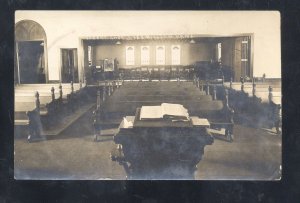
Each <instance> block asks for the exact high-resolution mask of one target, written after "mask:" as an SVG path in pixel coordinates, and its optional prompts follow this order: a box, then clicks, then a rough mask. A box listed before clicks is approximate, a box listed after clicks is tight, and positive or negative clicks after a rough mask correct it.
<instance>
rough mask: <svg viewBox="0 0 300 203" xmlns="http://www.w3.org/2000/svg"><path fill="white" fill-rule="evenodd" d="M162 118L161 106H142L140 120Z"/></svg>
mask: <svg viewBox="0 0 300 203" xmlns="http://www.w3.org/2000/svg"><path fill="white" fill-rule="evenodd" d="M158 118H163V111H162V107H161V106H142V108H141V112H140V120H143V119H158Z"/></svg>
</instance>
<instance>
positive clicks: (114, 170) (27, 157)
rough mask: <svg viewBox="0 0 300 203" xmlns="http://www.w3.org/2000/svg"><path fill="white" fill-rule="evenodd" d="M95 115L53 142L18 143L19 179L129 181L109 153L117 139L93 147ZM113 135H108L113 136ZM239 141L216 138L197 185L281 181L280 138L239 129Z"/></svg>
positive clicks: (105, 138) (200, 166)
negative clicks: (205, 183)
mask: <svg viewBox="0 0 300 203" xmlns="http://www.w3.org/2000/svg"><path fill="white" fill-rule="evenodd" d="M90 113H91V112H87V113H86V114H85V115H84V116H83V117H81V118H80V119H79V120H77V122H75V123H74V124H73V125H72V126H70V127H69V128H68V129H67V130H66V131H64V132H63V133H62V135H59V136H56V137H52V139H51V138H50V140H47V141H42V142H36V143H30V144H29V143H27V140H26V138H17V139H15V165H14V166H15V178H16V179H82V180H90V179H93V180H94V179H126V174H125V171H124V169H123V167H122V166H120V165H119V164H118V163H117V162H114V161H111V160H110V151H111V150H112V149H113V148H115V147H116V145H115V144H114V142H113V140H112V136H103V137H101V138H100V141H99V142H94V141H93V139H94V137H93V128H92V126H91V117H90ZM113 130H114V129H111V130H107V131H106V133H107V134H112V133H113ZM110 131H111V132H110ZM234 135H235V141H234V142H233V143H230V142H227V141H226V140H225V139H224V136H223V135H220V134H218V133H214V137H215V141H214V143H213V144H212V145H211V146H206V147H205V152H204V156H203V158H202V161H201V162H200V163H199V164H198V170H197V172H196V174H195V177H196V179H201V180H211V179H214V180H216V179H218V180H219V179H229V180H236V179H242V180H253V179H256V180H257V179H259V180H270V179H272V180H274V179H279V177H280V165H281V136H280V135H276V134H275V133H274V132H272V131H270V130H269V131H267V130H263V129H253V128H247V127H244V126H239V125H236V126H235V128H234Z"/></svg>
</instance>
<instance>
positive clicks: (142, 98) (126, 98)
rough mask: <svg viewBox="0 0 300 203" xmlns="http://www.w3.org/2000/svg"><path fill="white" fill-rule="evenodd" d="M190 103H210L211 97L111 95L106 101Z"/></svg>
mask: <svg viewBox="0 0 300 203" xmlns="http://www.w3.org/2000/svg"><path fill="white" fill-rule="evenodd" d="M114 100H118V101H162V102H166V101H172V102H174V101H190V100H206V101H211V100H212V96H211V95H199V96H195V95H190V96H182V95H176V96H174V95H171V96H165V95H125V96H116V95H113V96H112V97H110V98H109V99H108V102H110V101H114Z"/></svg>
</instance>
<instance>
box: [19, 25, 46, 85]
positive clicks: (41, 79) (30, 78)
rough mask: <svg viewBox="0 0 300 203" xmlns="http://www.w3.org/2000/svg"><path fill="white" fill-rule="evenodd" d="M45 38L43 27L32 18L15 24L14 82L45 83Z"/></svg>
mask: <svg viewBox="0 0 300 203" xmlns="http://www.w3.org/2000/svg"><path fill="white" fill-rule="evenodd" d="M46 53H47V38H46V33H45V31H44V29H43V27H42V26H41V25H40V24H38V23H37V22H34V21H32V20H23V21H20V22H18V23H17V24H16V26H15V62H16V63H15V82H16V83H18V84H36V83H46V81H47V77H46V75H47V57H46V55H47V54H46Z"/></svg>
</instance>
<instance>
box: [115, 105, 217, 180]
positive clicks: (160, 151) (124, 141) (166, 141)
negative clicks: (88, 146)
mask: <svg viewBox="0 0 300 203" xmlns="http://www.w3.org/2000/svg"><path fill="white" fill-rule="evenodd" d="M140 113H141V109H140V108H137V110H136V115H135V116H126V117H124V118H123V120H122V122H121V124H120V126H119V128H118V131H117V133H116V134H115V136H114V142H115V143H116V144H117V146H118V147H117V148H116V149H115V150H114V151H113V152H112V153H111V158H112V160H113V161H118V162H119V163H120V164H121V165H123V166H124V169H125V171H126V173H127V178H128V179H147V180H151V179H194V173H195V171H196V169H197V164H198V163H199V162H200V160H201V158H202V155H203V153H204V147H205V146H206V145H211V144H212V143H213V137H212V136H211V135H210V133H209V132H208V131H207V128H208V127H209V125H210V124H209V122H208V120H207V119H201V118H199V117H190V118H189V120H187V121H181V120H172V119H158V120H155V119H154V120H141V119H140Z"/></svg>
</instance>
